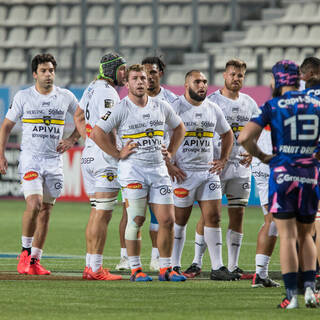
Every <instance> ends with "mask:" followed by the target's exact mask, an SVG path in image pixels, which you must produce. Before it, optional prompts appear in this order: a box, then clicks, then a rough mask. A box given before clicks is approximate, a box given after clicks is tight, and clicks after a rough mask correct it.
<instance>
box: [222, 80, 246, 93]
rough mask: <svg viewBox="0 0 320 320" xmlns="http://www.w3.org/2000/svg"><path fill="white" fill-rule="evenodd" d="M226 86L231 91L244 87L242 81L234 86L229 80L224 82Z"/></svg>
mask: <svg viewBox="0 0 320 320" xmlns="http://www.w3.org/2000/svg"><path fill="white" fill-rule="evenodd" d="M224 86H225V87H226V88H227V89H228V90H229V91H233V92H238V91H240V90H241V88H242V84H241V82H240V83H239V85H237V86H236V87H233V86H232V84H229V83H228V82H227V81H225V82H224Z"/></svg>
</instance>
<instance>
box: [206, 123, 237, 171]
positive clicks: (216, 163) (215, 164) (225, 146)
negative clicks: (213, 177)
mask: <svg viewBox="0 0 320 320" xmlns="http://www.w3.org/2000/svg"><path fill="white" fill-rule="evenodd" d="M233 136H234V134H233V132H232V130H231V129H229V130H228V131H227V132H225V133H222V134H220V138H221V155H220V159H215V160H213V161H212V162H210V163H209V164H211V165H212V167H211V168H210V170H209V171H210V172H211V173H220V172H221V170H223V168H224V167H225V165H226V163H227V161H228V159H229V156H230V153H231V150H232V146H233Z"/></svg>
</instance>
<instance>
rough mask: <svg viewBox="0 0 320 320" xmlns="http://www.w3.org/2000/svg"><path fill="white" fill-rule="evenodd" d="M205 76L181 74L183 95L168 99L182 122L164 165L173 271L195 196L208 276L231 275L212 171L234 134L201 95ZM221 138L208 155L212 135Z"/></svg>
mask: <svg viewBox="0 0 320 320" xmlns="http://www.w3.org/2000/svg"><path fill="white" fill-rule="evenodd" d="M207 90H208V81H207V79H206V77H205V76H204V74H203V73H201V72H200V71H198V70H191V71H189V72H188V73H187V74H186V77H185V94H184V95H183V96H180V97H179V99H178V100H177V101H176V102H175V103H174V104H173V108H174V110H175V111H176V113H177V114H178V115H179V116H180V117H181V119H182V120H183V122H184V125H185V127H186V130H187V132H186V134H185V138H184V141H183V142H182V144H181V145H180V147H179V149H178V151H177V153H176V156H175V158H174V163H171V164H168V168H169V174H170V175H171V177H172V178H173V184H172V186H173V199H174V204H175V224H174V246H173V251H172V264H173V266H174V267H173V270H175V271H176V272H177V273H179V274H181V255H182V250H183V247H184V242H185V238H186V235H185V234H186V225H187V222H188V220H189V217H190V214H191V211H192V207H193V203H194V202H195V201H198V203H199V206H200V209H201V214H202V216H203V219H204V237H205V241H206V243H207V245H208V248H209V253H210V259H211V265H212V271H211V275H210V278H211V279H212V280H235V279H236V277H235V276H234V275H233V274H231V273H230V272H229V271H228V270H227V268H226V267H225V266H224V265H223V262H222V234H221V228H220V220H221V197H222V195H221V186H220V179H219V176H218V174H217V173H220V171H221V170H222V169H223V168H224V166H225V164H226V163H227V159H228V157H229V154H230V152H231V149H232V144H233V133H232V131H231V128H230V125H229V124H228V122H227V121H226V119H225V117H224V115H223V113H222V111H221V109H220V108H219V107H218V106H217V105H216V104H215V103H212V102H210V101H209V100H208V99H206V95H207ZM216 133H218V134H219V135H220V137H221V141H222V143H221V157H220V158H219V159H215V160H213V136H214V135H215V134H216Z"/></svg>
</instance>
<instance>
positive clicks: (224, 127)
mask: <svg viewBox="0 0 320 320" xmlns="http://www.w3.org/2000/svg"><path fill="white" fill-rule="evenodd" d="M213 105H214V110H215V113H216V117H217V125H216V129H215V131H216V132H217V133H218V134H219V135H222V134H224V133H226V132H227V131H229V130H230V129H231V128H230V125H229V123H228V121H227V120H226V118H225V116H224V114H223V112H222V110H221V109H220V107H219V106H218V105H217V104H215V103H213Z"/></svg>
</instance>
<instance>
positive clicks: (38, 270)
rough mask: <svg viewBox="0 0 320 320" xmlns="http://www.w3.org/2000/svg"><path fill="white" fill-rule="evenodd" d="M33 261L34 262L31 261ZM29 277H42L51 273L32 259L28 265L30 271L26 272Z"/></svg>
mask: <svg viewBox="0 0 320 320" xmlns="http://www.w3.org/2000/svg"><path fill="white" fill-rule="evenodd" d="M32 260H34V261H32ZM28 274H29V275H38V276H44V275H49V274H51V271H49V270H47V269H45V268H44V267H43V266H42V265H41V264H40V260H38V259H35V258H32V259H31V263H30V269H29V272H28Z"/></svg>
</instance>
